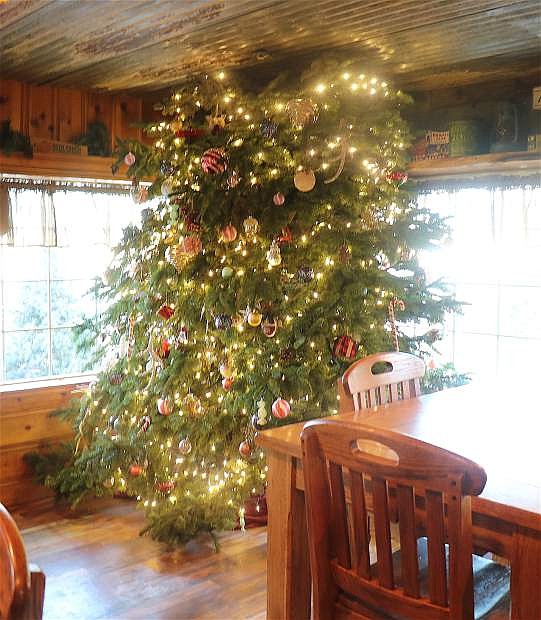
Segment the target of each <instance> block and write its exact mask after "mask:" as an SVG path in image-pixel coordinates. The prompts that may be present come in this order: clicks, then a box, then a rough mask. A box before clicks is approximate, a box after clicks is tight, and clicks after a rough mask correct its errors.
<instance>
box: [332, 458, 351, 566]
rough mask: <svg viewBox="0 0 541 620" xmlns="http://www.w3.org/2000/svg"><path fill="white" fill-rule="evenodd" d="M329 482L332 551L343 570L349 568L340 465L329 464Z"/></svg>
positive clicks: (346, 521)
mask: <svg viewBox="0 0 541 620" xmlns="http://www.w3.org/2000/svg"><path fill="white" fill-rule="evenodd" d="M329 481H330V483H331V495H332V498H333V505H334V512H333V517H332V520H333V544H334V550H335V553H336V557H337V558H338V562H339V563H340V565H341V566H343V567H344V568H351V559H350V555H349V535H348V517H347V510H346V497H345V493H344V479H343V477H342V467H341V466H340V465H337V464H336V463H329Z"/></svg>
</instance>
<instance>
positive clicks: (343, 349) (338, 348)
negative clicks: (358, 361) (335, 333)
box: [332, 335, 359, 359]
mask: <svg viewBox="0 0 541 620" xmlns="http://www.w3.org/2000/svg"><path fill="white" fill-rule="evenodd" d="M358 348H359V345H358V343H357V342H355V340H353V338H351V336H346V335H344V336H339V337H338V338H336V340H335V341H334V343H333V347H332V351H333V353H334V355H335V356H336V357H342V358H345V359H352V358H354V357H355V356H356V355H357V350H358Z"/></svg>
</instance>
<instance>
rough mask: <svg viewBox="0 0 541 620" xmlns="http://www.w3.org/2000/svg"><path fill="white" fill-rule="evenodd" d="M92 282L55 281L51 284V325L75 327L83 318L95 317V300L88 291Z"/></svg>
mask: <svg viewBox="0 0 541 620" xmlns="http://www.w3.org/2000/svg"><path fill="white" fill-rule="evenodd" d="M93 284H94V282H93V280H56V281H53V282H51V325H52V327H63V326H67V325H77V324H79V323H81V322H82V319H83V317H84V316H87V317H93V316H95V315H96V299H95V296H94V295H93V294H92V293H89V292H88V291H89V289H90V288H91V287H92V286H93Z"/></svg>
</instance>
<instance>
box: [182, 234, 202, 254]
mask: <svg viewBox="0 0 541 620" xmlns="http://www.w3.org/2000/svg"><path fill="white" fill-rule="evenodd" d="M180 247H181V249H182V251H183V252H184V254H186V255H187V256H190V257H194V256H197V255H198V254H199V252H201V250H202V249H203V244H202V242H201V237H200V236H199V235H195V234H194V235H188V236H186V237H184V238H183V239H181V241H180Z"/></svg>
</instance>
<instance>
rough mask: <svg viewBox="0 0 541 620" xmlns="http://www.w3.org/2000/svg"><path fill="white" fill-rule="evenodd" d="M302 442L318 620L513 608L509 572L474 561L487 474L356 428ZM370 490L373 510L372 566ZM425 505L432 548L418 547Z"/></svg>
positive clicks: (338, 425) (337, 427) (442, 453)
mask: <svg viewBox="0 0 541 620" xmlns="http://www.w3.org/2000/svg"><path fill="white" fill-rule="evenodd" d="M301 441H302V460H303V470H304V480H305V497H306V510H307V520H308V537H309V550H310V563H311V569H312V579H313V609H314V616H313V617H314V620H331V619H333V618H337V619H340V620H343V619H346V618H348V619H361V618H362V619H367V618H371V619H373V618H379V619H400V620H404V619H412V620H413V619H414V620H428V619H430V620H472V619H473V618H474V617H475V618H478V617H481V616H482V614H485V613H488V612H490V611H491V610H493V609H494V608H495V607H496V606H497V605H499V606H500V607H501V606H505V605H506V604H507V602H508V601H507V600H506V598H505V597H506V596H508V592H509V570H508V569H507V568H505V567H503V566H501V565H499V564H496V563H494V562H491V561H490V560H486V559H484V558H481V557H478V556H472V521H471V519H472V517H471V496H472V495H479V494H480V493H481V491H482V490H483V488H484V486H485V482H486V474H485V472H484V470H483V469H482V468H481V467H479V466H478V465H476V464H475V463H473V462H471V461H469V460H467V459H465V458H463V457H461V456H458V455H456V454H453V453H451V452H447V451H446V450H442V449H440V448H436V447H435V446H432V445H430V444H426V443H424V442H421V441H418V440H416V439H413V438H411V437H407V436H404V435H400V434H398V433H394V432H390V431H386V430H380V429H374V428H371V427H369V426H364V425H360V424H359V423H354V422H344V421H340V420H332V419H326V420H317V421H313V422H310V423H308V424H307V425H306V426H305V427H304V430H303V432H302V435H301ZM345 478H346V484H344V479H345ZM388 481H392V482H393V485H395V486H396V489H397V503H398V514H399V538H400V551H397V552H395V553H394V554H393V553H392V549H391V528H390V520H389V514H388V512H389V511H388V493H387V483H388ZM367 485H369V487H370V493H371V496H372V502H373V510H374V530H375V535H374V537H375V548H376V555H377V562H376V563H373V564H371V562H370V554H369V528H368V518H367V510H366V495H368V492H367ZM345 488H346V490H345ZM346 491H347V493H348V497H350V499H351V505H350V506H349V512H350V513H351V529H349V528H348V504H346ZM420 498H421V499H420ZM420 501H421V502H424V511H423V518H426V538H421V539H418V538H417V519H418V518H419V516H420V511H418V510H417V509H416V505H417V504H418V503H419V502H420ZM472 565H473V568H472ZM474 575H475V579H474ZM474 590H475V603H476V604H475V611H476V613H475V616H474ZM498 613H500V612H498ZM499 617H503V616H499Z"/></svg>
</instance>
